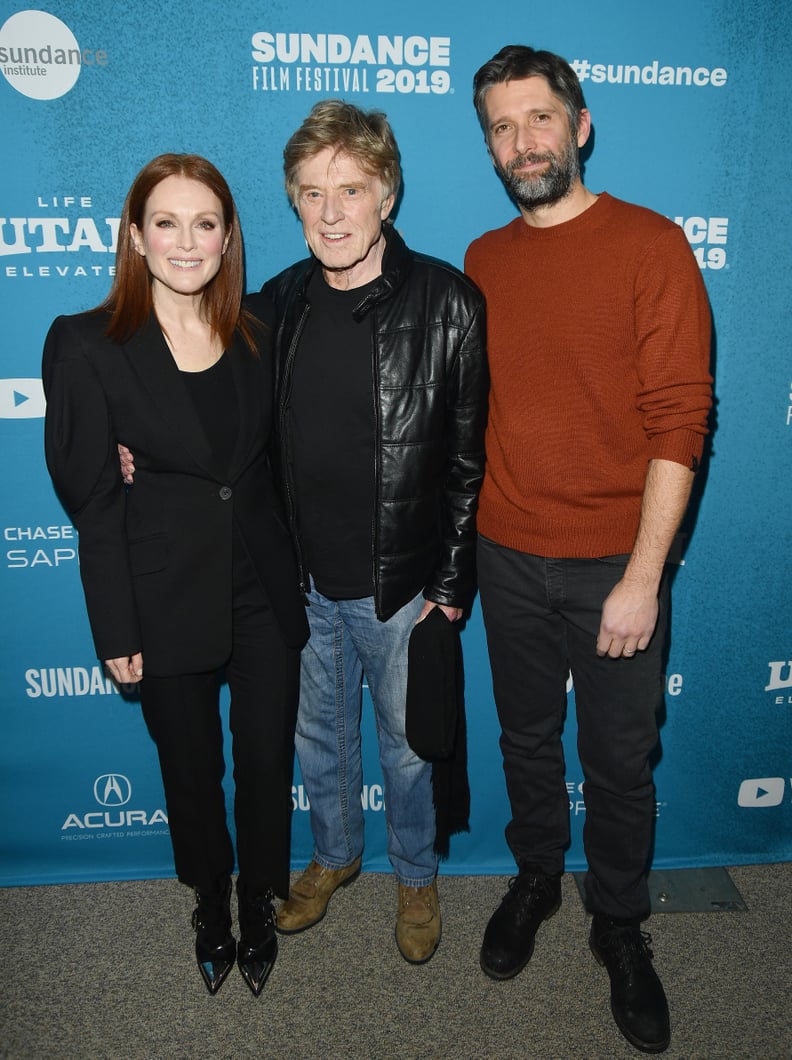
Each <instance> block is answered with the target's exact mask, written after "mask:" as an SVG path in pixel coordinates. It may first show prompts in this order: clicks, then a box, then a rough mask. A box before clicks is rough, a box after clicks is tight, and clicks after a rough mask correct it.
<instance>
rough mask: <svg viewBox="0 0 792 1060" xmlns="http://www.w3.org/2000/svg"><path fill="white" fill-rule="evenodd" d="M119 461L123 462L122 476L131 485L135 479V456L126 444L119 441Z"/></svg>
mask: <svg viewBox="0 0 792 1060" xmlns="http://www.w3.org/2000/svg"><path fill="white" fill-rule="evenodd" d="M118 461H119V463H120V464H121V478H122V479H123V480H124V482H125V483H126V484H127V486H131V485H132V483H133V482H134V481H135V458H134V457H133V456H132V454H131V453H130V451H129V450H128V449H127V447H126V446H125V445H121V443H120V442H119V443H118Z"/></svg>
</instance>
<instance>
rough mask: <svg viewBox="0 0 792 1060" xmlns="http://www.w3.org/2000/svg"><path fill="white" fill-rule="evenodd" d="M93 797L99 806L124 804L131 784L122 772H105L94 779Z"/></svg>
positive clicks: (128, 795) (126, 801)
mask: <svg viewBox="0 0 792 1060" xmlns="http://www.w3.org/2000/svg"><path fill="white" fill-rule="evenodd" d="M93 790H94V798H95V799H96V801H97V802H98V803H99V805H100V806H126V804H127V803H128V802H129V800H130V799H131V798H132V785H131V784H130V783H129V781H128V780H127V778H126V777H125V776H124V775H123V774H122V773H105V774H104V776H101V777H97V778H96V780H95V781H94V787H93Z"/></svg>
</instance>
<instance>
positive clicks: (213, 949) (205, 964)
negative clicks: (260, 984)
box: [192, 878, 236, 994]
mask: <svg viewBox="0 0 792 1060" xmlns="http://www.w3.org/2000/svg"><path fill="white" fill-rule="evenodd" d="M195 899H196V901H197V903H198V904H197V905H196V907H195V909H194V910H193V915H192V925H193V928H194V929H195V959H196V960H197V962H198V971H199V972H200V973H201V976H202V978H203V981H204V983H205V984H206V989H207V990H208V991H209V993H210V994H216V993H217V991H218V990H219V989H220V987H221V986H222V985H223V983H224V982H225V979H226V976H227V975H228V973H229V972H230V971H231V969H232V968H233V966H234V959H235V957H236V940H235V939H234V936H233V935H232V934H231V880H230V879H228V878H225V879H223V880H221V881H219V882H218V884H217V886H215V887H214V888H212V889H211V890H207V891H199V890H196V892H195Z"/></svg>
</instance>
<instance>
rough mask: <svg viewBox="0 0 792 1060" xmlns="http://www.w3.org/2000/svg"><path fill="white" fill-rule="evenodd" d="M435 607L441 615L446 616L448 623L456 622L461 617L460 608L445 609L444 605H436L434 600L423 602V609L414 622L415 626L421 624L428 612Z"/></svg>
mask: <svg viewBox="0 0 792 1060" xmlns="http://www.w3.org/2000/svg"><path fill="white" fill-rule="evenodd" d="M436 607H439V608H440V610H441V611H442V612H443V614H444V615H445V616H446V618H447V619H448V621H449V622H458V621H459V619H460V618H461V617H462V608H461V607H446V605H445V604H436V603H435V602H434V600H426V601H424V605H423V608H422V609H421V613H420V615H419V616H418V618H417V619H416V620H415V624H416V626H417V625H418V623H419V622H423V620H424V619H425V618H426V616H427V615H428V614H429V612H430V611H433V610H434V609H435V608H436Z"/></svg>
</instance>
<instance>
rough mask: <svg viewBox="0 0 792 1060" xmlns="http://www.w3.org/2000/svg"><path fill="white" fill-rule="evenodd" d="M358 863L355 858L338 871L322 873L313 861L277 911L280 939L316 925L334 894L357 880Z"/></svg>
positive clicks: (323, 871) (359, 862) (323, 870)
mask: <svg viewBox="0 0 792 1060" xmlns="http://www.w3.org/2000/svg"><path fill="white" fill-rule="evenodd" d="M361 861H362V858H355V860H354V861H353V862H352V864H351V865H345V866H344V867H343V868H341V869H325V868H323V867H322V866H321V865H318V864H317V863H316V862H315V861H312V862H311V864H310V865H309V866H308V868H307V869H306V870H305V872H304V873H303V874H302V876H300V878H299V879H298V880H297V881H296V882H295V883H294V884H293V885H292V886H291V887H290V888H289V897H288V899H287V900H286V901H285V902H284V903H283V905H282V906H281V907H280V909H279V910H278V919H277V923H276V928H277V930H278V931H279V932H280V933H281V934H282V935H296V934H297V932H298V931H305V929H306V928H309V927H313V926H314V924H318V923H319V921H320V920H321V919H322V917H323V916H324V915H325V913H326V912H327V904H328V902H329V901H330V899H331V898H332V896H333V894H334V892H335V891H337V890H338V888H339V887H346V886H347V885H348V884H350V883H352V881H353V880H355V879H357V877H358V875H359V874H360V864H361Z"/></svg>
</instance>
